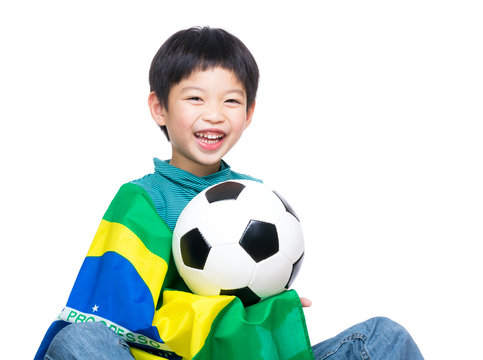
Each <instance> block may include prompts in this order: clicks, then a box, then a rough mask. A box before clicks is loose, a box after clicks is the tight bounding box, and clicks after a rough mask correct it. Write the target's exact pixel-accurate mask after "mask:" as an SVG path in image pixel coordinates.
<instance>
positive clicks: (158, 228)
mask: <svg viewBox="0 0 483 360" xmlns="http://www.w3.org/2000/svg"><path fill="white" fill-rule="evenodd" d="M171 238H172V232H171V230H170V229H169V227H168V226H167V225H166V224H165V222H164V221H163V220H162V219H161V218H160V217H159V215H158V214H157V212H156V209H155V207H154V205H153V203H152V201H151V198H150V197H149V195H148V194H147V193H146V191H145V190H143V189H142V188H141V187H140V186H138V185H135V184H132V183H131V184H126V185H123V186H122V187H121V189H120V190H119V192H118V194H117V195H116V197H115V198H114V200H113V201H112V203H111V205H110V206H109V208H108V210H107V212H106V214H105V215H104V217H103V219H102V222H101V224H100V226H99V229H98V231H97V233H96V236H95V238H94V241H93V242H92V245H91V247H90V249H89V251H88V254H87V256H86V258H85V260H84V263H83V264H82V267H81V269H80V272H79V275H78V277H77V279H76V282H75V284H74V287H73V289H72V292H71V294H70V296H69V299H68V301H67V304H66V307H65V308H64V309H63V311H62V312H61V314H60V315H59V317H58V319H57V320H56V321H54V323H53V324H52V325H51V327H50V328H49V330H48V331H47V334H46V335H45V337H44V340H43V342H42V344H41V346H40V348H39V350H38V352H37V355H36V359H43V356H44V355H45V352H46V350H47V348H48V346H49V344H50V342H51V340H52V338H53V337H54V336H55V335H56V333H57V332H58V331H59V330H60V329H62V328H63V327H65V326H67V325H69V324H71V323H78V322H103V323H104V324H105V325H106V326H108V327H109V328H110V329H111V330H113V331H114V332H116V333H117V334H118V335H119V336H121V337H122V338H124V340H126V341H127V342H128V344H129V345H130V346H131V349H132V352H133V355H134V357H135V358H136V359H146V360H147V359H160V358H161V359H162V358H165V359H182V358H183V359H195V360H208V359H210V360H217V359H220V360H221V359H231V360H237V359H240V360H241V359H252V360H255V359H271V360H272V359H293V360H299V359H300V360H302V359H303V360H305V359H313V354H312V351H311V346H310V341H309V338H308V334H307V329H306V326H305V319H304V314H303V311H302V308H301V305H300V300H299V298H298V295H297V294H296V293H295V291H293V290H291V291H286V292H284V293H282V294H280V295H276V296H273V297H271V298H269V299H266V300H263V301H261V302H259V303H258V304H255V305H252V306H249V307H246V308H245V307H243V305H242V303H241V301H240V300H239V299H237V298H235V297H233V296H198V295H195V294H192V293H190V292H189V290H188V288H187V287H186V285H185V284H184V282H183V281H182V279H181V278H180V276H179V275H178V273H177V271H176V267H175V265H174V262H173V257H172V254H171V241H172V240H171Z"/></svg>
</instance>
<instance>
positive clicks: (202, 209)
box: [173, 180, 304, 306]
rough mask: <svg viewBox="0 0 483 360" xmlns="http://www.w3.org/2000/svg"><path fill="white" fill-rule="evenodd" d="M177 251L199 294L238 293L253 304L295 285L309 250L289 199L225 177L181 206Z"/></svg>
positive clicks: (175, 236) (179, 262)
mask: <svg viewBox="0 0 483 360" xmlns="http://www.w3.org/2000/svg"><path fill="white" fill-rule="evenodd" d="M173 256H174V261H175V264H176V267H177V269H178V272H179V274H180V275H181V277H182V278H183V280H184V281H185V283H186V284H187V285H188V287H189V288H190V289H191V291H193V292H194V293H195V294H198V295H235V296H237V297H239V298H240V299H241V300H242V302H243V304H244V305H245V306H248V305H252V304H255V303H257V302H258V301H260V299H263V298H266V297H269V296H271V295H275V294H278V293H280V292H282V291H284V290H285V289H288V288H289V287H290V285H291V284H292V282H293V280H294V278H295V276H296V275H297V273H298V271H299V269H300V266H301V264H302V260H303V256H304V240H303V235H302V228H301V226H300V222H299V219H298V218H297V215H296V214H295V212H294V211H293V209H292V208H291V207H290V205H289V204H288V203H287V202H286V201H285V200H284V199H283V198H282V197H281V196H280V195H278V194H277V193H276V192H274V191H272V190H271V189H269V188H268V187H267V186H266V185H264V184H262V183H259V182H256V181H250V180H236V181H235V180H230V181H225V182H222V183H219V184H217V185H214V186H212V187H210V188H208V189H205V190H204V191H202V192H201V193H200V194H198V195H197V196H196V197H194V198H193V199H192V200H191V201H190V202H189V203H188V205H187V206H186V207H185V208H184V210H183V211H182V212H181V215H180V216H179V219H178V222H177V223H176V227H175V229H174V233H173Z"/></svg>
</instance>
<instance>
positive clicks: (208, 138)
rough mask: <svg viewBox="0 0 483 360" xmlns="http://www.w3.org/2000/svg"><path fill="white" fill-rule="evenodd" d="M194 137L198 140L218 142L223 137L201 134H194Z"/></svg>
mask: <svg viewBox="0 0 483 360" xmlns="http://www.w3.org/2000/svg"><path fill="white" fill-rule="evenodd" d="M195 135H196V136H197V137H199V138H203V139H207V140H219V139H221V138H222V137H223V135H211V134H203V133H195Z"/></svg>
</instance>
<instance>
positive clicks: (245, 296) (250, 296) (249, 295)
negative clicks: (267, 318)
mask: <svg viewBox="0 0 483 360" xmlns="http://www.w3.org/2000/svg"><path fill="white" fill-rule="evenodd" d="M220 295H235V296H236V297H237V298H239V299H240V300H241V301H242V303H243V305H244V306H249V305H253V304H256V303H257V302H259V301H260V300H261V299H260V297H259V296H258V295H257V294H255V293H254V292H253V291H252V290H251V289H250V288H249V287H244V288H241V289H230V290H221V291H220Z"/></svg>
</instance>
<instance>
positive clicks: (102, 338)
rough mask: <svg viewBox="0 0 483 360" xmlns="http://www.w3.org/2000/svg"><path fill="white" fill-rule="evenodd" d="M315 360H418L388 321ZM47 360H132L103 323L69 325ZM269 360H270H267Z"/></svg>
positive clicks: (330, 346) (325, 345) (321, 351)
mask: <svg viewBox="0 0 483 360" xmlns="http://www.w3.org/2000/svg"><path fill="white" fill-rule="evenodd" d="M312 349H313V351H314V355H315V359H316V360H322V359H324V360H349V359H350V360H355V359H357V360H383V359H389V360H419V359H423V356H422V355H421V353H420V352H419V349H418V347H417V345H416V344H415V343H414V341H413V339H412V338H411V336H410V335H409V333H408V332H407V331H406V330H405V329H404V328H403V327H402V326H401V325H399V324H396V323H395V322H393V321H391V320H389V319H387V318H373V319H370V320H368V321H365V322H363V323H360V324H357V325H355V326H353V327H351V328H349V329H347V330H345V331H344V332H342V333H341V334H339V335H337V336H335V337H333V338H332V339H329V340H326V341H323V342H321V343H319V344H317V345H315V346H313V347H312ZM45 359H47V360H60V359H62V360H69V359H89V360H97V359H99V360H101V359H102V360H104V359H105V360H110V359H116V360H133V359H134V358H133V356H132V355H131V352H130V350H129V346H128V345H127V344H126V343H125V342H124V340H123V339H122V338H121V337H119V336H118V335H116V334H115V333H114V332H113V331H111V330H109V329H108V328H107V327H106V326H105V325H104V324H102V323H78V324H75V325H68V326H66V327H65V328H64V329H62V330H61V331H59V333H58V334H57V336H56V337H55V338H54V339H53V340H52V343H51V345H50V347H49V349H48V351H47V354H46V356H45ZM267 360H270V359H267Z"/></svg>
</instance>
